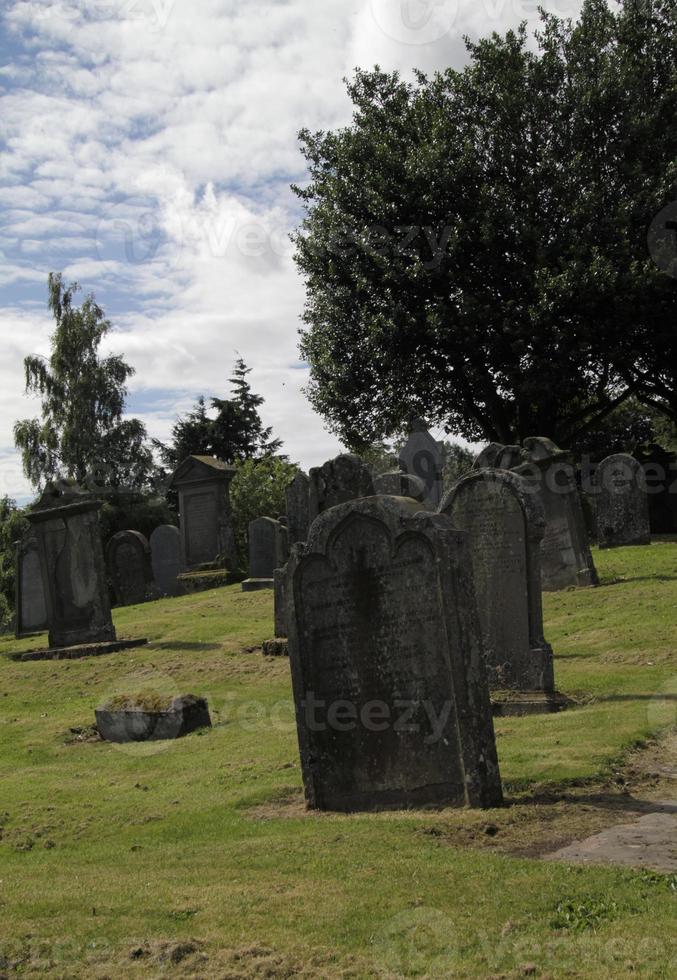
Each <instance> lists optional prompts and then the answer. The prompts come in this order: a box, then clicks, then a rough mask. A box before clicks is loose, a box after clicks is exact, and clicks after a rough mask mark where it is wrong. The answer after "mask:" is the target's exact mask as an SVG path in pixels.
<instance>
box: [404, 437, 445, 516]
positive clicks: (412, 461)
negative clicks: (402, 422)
mask: <svg viewBox="0 0 677 980" xmlns="http://www.w3.org/2000/svg"><path fill="white" fill-rule="evenodd" d="M399 462H400V468H401V469H402V470H403V471H404V472H405V473H409V474H411V475H412V476H417V477H419V479H421V480H423V485H424V486H425V499H426V500H427V501H428V503H429V504H431V506H433V507H438V506H439V504H440V502H441V500H442V493H443V474H444V452H443V450H442V446H441V445H440V443H439V442H437V441H436V440H435V439H433V437H432V436H431V435H430V433H429V432H428V429H427V427H426V424H425V422H424V421H423V419H415V420H414V421H413V423H412V427H411V432H410V433H409V438H408V439H407V442H406V444H405V446H404V449H402V451H401V452H400V460H399Z"/></svg>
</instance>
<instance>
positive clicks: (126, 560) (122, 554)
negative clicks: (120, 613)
mask: <svg viewBox="0 0 677 980" xmlns="http://www.w3.org/2000/svg"><path fill="white" fill-rule="evenodd" d="M106 564H107V566H108V574H109V576H110V580H111V583H112V585H113V591H114V593H115V601H116V603H117V604H118V605H119V606H134V605H136V604H137V603H139V602H145V601H146V599H148V598H149V596H150V595H151V593H152V589H153V570H152V568H151V560H150V545H149V544H148V541H147V539H146V538H145V537H144V536H143V534H140V533H139V532H138V531H119V532H118V533H117V534H114V535H113V537H112V538H111V539H110V541H109V542H108V547H107V548H106Z"/></svg>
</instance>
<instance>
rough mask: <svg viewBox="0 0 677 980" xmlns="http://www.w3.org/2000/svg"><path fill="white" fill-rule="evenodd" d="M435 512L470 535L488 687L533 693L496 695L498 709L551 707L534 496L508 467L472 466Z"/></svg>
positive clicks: (554, 701)
mask: <svg viewBox="0 0 677 980" xmlns="http://www.w3.org/2000/svg"><path fill="white" fill-rule="evenodd" d="M440 510H441V512H442V513H444V514H447V515H448V516H449V517H450V518H451V520H452V522H453V524H454V526H455V527H457V528H459V529H461V530H463V531H467V532H468V533H469V534H470V537H471V547H470V559H471V563H472V570H473V579H474V582H475V591H476V595H477V604H478V612H479V618H480V624H481V627H482V638H483V644H484V655H485V657H486V661H487V667H488V673H489V685H490V687H491V688H493V689H496V690H503V691H506V690H507V691H511V692H520V693H521V694H526V693H531V694H535V695H536V697H532V698H524V697H521V696H520V697H517V698H510V697H507V698H504V699H502V700H501V701H500V702H499V704H500V712H501V713H502V714H514V713H519V714H523V713H526V712H527V711H529V712H537V711H555V710H558V708H559V707H560V705H561V700H560V699H558V698H555V697H554V692H555V680H554V669H553V656H552V649H551V647H550V645H549V644H548V643H546V641H545V639H544V637H543V607H542V601H541V568H540V547H541V541H542V539H543V535H544V531H545V515H544V512H543V507H542V505H541V503H540V500H539V498H538V496H536V495H535V494H534V493H532V492H530V491H529V487H528V484H527V483H526V481H525V480H524V479H523V477H520V476H518V475H517V474H516V473H511V472H509V471H507V470H489V469H487V470H479V471H478V472H475V473H472V474H471V475H469V476H467V477H464V478H463V479H462V480H460V481H459V482H458V483H457V484H456V485H455V486H454V487H453V488H452V489H451V490H450V491H449V493H448V494H447V495H446V497H445V498H444V500H443V502H442V506H441V508H440Z"/></svg>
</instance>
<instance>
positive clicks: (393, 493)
mask: <svg viewBox="0 0 677 980" xmlns="http://www.w3.org/2000/svg"><path fill="white" fill-rule="evenodd" d="M374 493H376V494H378V495H380V496H385V497H409V498H410V499H411V500H418V501H419V503H422V502H423V501H424V500H425V499H426V488H425V484H424V482H423V480H422V479H421V478H420V476H413V475H412V474H411V473H401V472H399V471H396V472H392V473H381V474H380V475H379V476H375V477H374Z"/></svg>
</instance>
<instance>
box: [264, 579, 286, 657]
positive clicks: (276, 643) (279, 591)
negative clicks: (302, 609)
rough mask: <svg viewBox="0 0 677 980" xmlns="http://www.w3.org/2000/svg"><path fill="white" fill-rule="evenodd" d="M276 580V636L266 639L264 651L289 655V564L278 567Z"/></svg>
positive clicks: (267, 653)
mask: <svg viewBox="0 0 677 980" xmlns="http://www.w3.org/2000/svg"><path fill="white" fill-rule="evenodd" d="M273 581H274V586H273V587H274V589H275V596H274V609H275V638H274V639H273V640H264V642H263V646H262V651H263V655H264V656H265V657H286V656H288V655H289V644H288V640H287V637H288V629H287V566H286V565H284V566H283V567H282V568H276V569H275V574H274V576H273Z"/></svg>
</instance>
